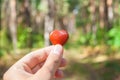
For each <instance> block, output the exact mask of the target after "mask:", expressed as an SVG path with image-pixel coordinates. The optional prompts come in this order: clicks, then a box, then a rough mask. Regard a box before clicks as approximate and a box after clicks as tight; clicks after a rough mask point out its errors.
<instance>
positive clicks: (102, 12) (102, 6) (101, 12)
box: [99, 0, 105, 29]
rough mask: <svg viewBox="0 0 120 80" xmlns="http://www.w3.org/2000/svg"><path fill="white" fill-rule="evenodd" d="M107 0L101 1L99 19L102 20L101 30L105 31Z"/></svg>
mask: <svg viewBox="0 0 120 80" xmlns="http://www.w3.org/2000/svg"><path fill="white" fill-rule="evenodd" d="M104 3H105V0H100V5H99V14H100V16H99V18H100V28H101V29H103V28H104V26H105V21H104V17H105V9H104V7H105V4H104Z"/></svg>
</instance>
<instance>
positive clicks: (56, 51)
mask: <svg viewBox="0 0 120 80" xmlns="http://www.w3.org/2000/svg"><path fill="white" fill-rule="evenodd" d="M61 50H62V47H61V46H60V45H55V46H54V47H53V50H52V51H51V53H52V54H57V55H59V54H60V53H61Z"/></svg>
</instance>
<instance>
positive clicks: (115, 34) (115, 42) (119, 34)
mask: <svg viewBox="0 0 120 80" xmlns="http://www.w3.org/2000/svg"><path fill="white" fill-rule="evenodd" d="M108 38H109V40H108V44H109V45H111V46H114V47H120V26H118V27H113V28H112V29H111V30H110V31H109V32H108Z"/></svg>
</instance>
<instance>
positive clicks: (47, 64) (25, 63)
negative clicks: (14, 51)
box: [3, 45, 66, 80]
mask: <svg viewBox="0 0 120 80" xmlns="http://www.w3.org/2000/svg"><path fill="white" fill-rule="evenodd" d="M62 55H63V47H62V46H61V45H55V46H49V47H46V48H43V49H39V50H37V51H33V52H31V53H29V54H27V55H26V56H24V57H23V58H22V59H20V60H19V61H18V62H16V63H15V64H14V65H13V66H12V67H11V68H10V69H9V70H8V71H7V72H6V73H5V74H4V76H3V80H53V79H54V78H62V77H63V72H62V70H60V69H59V68H60V67H64V66H65V65H66V60H65V59H64V58H62Z"/></svg>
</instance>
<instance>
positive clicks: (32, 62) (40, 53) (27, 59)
mask: <svg viewBox="0 0 120 80" xmlns="http://www.w3.org/2000/svg"><path fill="white" fill-rule="evenodd" d="M52 48H53V46H49V47H46V48H42V49H39V50H36V51H33V52H31V53H29V54H27V55H26V56H24V57H23V58H22V59H20V60H19V61H18V63H24V64H26V65H27V66H28V67H29V68H30V69H32V68H34V67H35V66H36V65H37V64H39V63H42V62H44V61H45V60H46V58H47V56H48V54H49V53H50V51H51V50H52Z"/></svg>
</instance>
